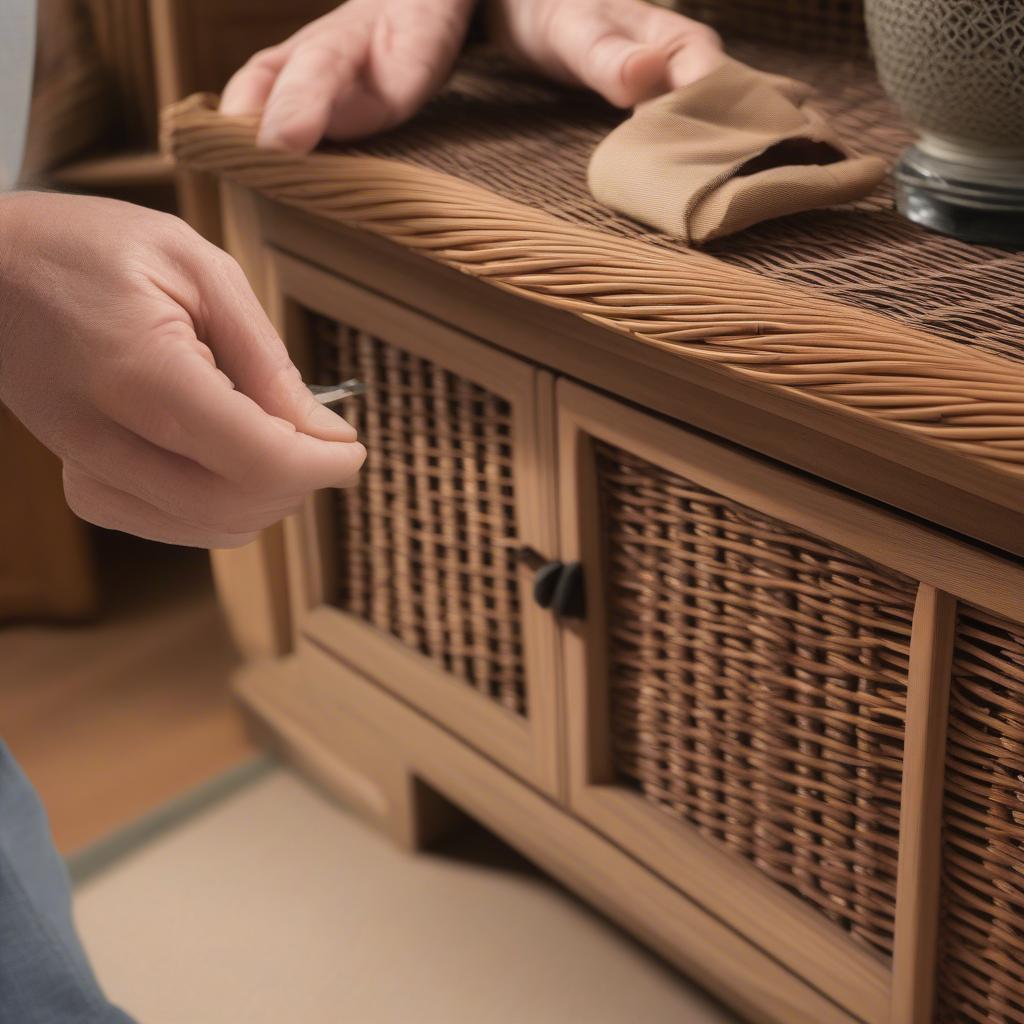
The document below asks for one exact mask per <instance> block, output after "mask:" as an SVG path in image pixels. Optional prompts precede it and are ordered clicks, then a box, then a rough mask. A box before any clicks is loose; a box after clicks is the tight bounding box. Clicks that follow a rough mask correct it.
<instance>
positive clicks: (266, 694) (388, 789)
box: [234, 660, 465, 850]
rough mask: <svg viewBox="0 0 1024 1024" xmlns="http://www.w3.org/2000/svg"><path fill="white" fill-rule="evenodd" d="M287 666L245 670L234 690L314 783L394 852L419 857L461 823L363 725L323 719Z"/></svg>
mask: <svg viewBox="0 0 1024 1024" xmlns="http://www.w3.org/2000/svg"><path fill="white" fill-rule="evenodd" d="M295 667H296V666H295V664H294V662H293V661H291V660H285V661H283V662H277V663H275V664H273V665H267V664H266V663H264V664H261V665H260V666H258V667H247V668H244V669H242V670H241V671H239V672H238V673H236V674H235V676H234V688H235V691H236V692H237V693H238V695H239V697H240V698H241V699H242V700H243V701H244V702H245V705H246V706H247V707H248V708H249V709H250V711H251V712H252V713H253V714H255V715H256V716H257V717H258V718H259V719H260V721H261V722H262V723H263V725H264V726H266V727H267V728H268V729H269V731H270V733H271V737H272V742H273V744H274V745H275V746H277V747H281V748H283V749H284V750H285V751H286V752H287V753H288V755H289V756H290V757H291V758H292V760H294V762H295V763H296V765H297V766H298V767H299V768H301V769H302V770H303V771H304V772H305V773H306V774H307V775H308V776H310V777H311V778H312V779H313V780H314V781H315V782H317V783H319V784H320V785H322V786H323V787H324V788H325V789H327V790H328V791H329V792H330V793H331V794H333V795H334V796H336V797H338V798H340V799H341V800H342V801H343V802H344V803H345V804H346V806H347V807H349V808H350V809H352V810H355V811H356V812H357V813H358V814H360V815H361V816H363V817H366V818H368V819H369V820H370V821H371V822H372V823H373V824H374V825H376V826H377V827H378V828H380V829H382V830H383V831H384V832H385V833H386V834H387V835H389V836H390V837H391V838H392V839H393V840H394V841H395V842H396V843H398V845H399V846H401V847H403V848H404V849H407V850H420V849H423V848H424V847H426V846H429V845H430V844H431V843H433V842H435V841H436V840H437V839H439V838H440V837H441V836H442V835H444V834H446V833H447V832H449V831H451V830H453V829H454V828H456V827H458V826H461V825H462V824H464V823H465V817H464V815H462V814H461V813H460V812H459V811H457V810H456V809H455V808H454V807H453V806H452V805H451V804H449V803H448V802H447V801H445V800H443V799H442V798H441V797H440V796H438V795H437V794H435V793H434V792H433V791H430V790H428V789H427V788H426V787H425V786H423V784H422V783H420V781H419V780H418V779H417V778H416V777H415V776H414V775H413V774H412V772H410V770H409V767H408V765H407V764H406V763H405V761H404V759H403V758H402V756H401V751H400V750H397V749H396V748H395V747H394V746H393V745H391V744H389V743H388V742H387V741H386V738H385V737H384V736H382V735H381V734H380V733H379V732H377V730H376V729H374V728H373V726H372V725H371V724H370V723H369V722H367V721H366V720H365V719H364V718H362V717H360V716H358V715H355V714H345V715H344V716H339V715H337V714H336V713H332V712H334V709H333V708H331V709H327V714H326V715H325V714H324V713H323V710H324V709H322V708H321V707H320V705H319V703H318V702H317V701H316V700H315V699H311V697H312V696H313V695H311V694H309V693H308V692H306V691H304V690H303V688H302V687H301V685H299V686H296V685H295V683H296V679H295V672H294V669H295Z"/></svg>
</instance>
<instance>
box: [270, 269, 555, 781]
mask: <svg viewBox="0 0 1024 1024" xmlns="http://www.w3.org/2000/svg"><path fill="white" fill-rule="evenodd" d="M271 264H272V267H271V269H272V273H271V277H272V279H273V280H272V284H271V292H272V294H274V295H276V296H277V303H276V305H277V309H276V310H275V311H273V312H274V315H275V318H276V319H277V321H278V324H279V326H280V329H281V330H282V333H283V335H284V336H285V337H286V339H287V341H288V344H289V346H290V347H291V349H292V351H293V354H294V357H295V359H296V361H297V362H298V363H299V365H300V368H301V369H302V370H303V373H304V376H305V377H306V379H307V380H309V381H319V382H320V383H337V382H338V381H341V380H346V379H348V378H352V377H355V378H358V379H359V380H361V381H363V382H364V383H365V385H366V392H365V394H363V395H361V396H360V397H357V398H354V399H351V400H348V401H347V402H346V403H345V404H344V405H343V406H342V407H341V408H340V410H339V411H340V412H341V413H342V415H344V416H345V418H346V419H348V420H349V421H350V422H351V423H352V424H353V426H355V427H356V428H357V430H358V431H359V435H360V439H361V440H362V441H363V443H364V444H365V445H366V448H367V453H368V454H367V459H366V463H365V465H364V467H363V470H362V472H361V474H360V477H359V480H358V482H357V484H356V485H355V486H353V487H351V488H348V489H345V490H335V491H328V492H324V493H322V494H321V495H319V496H318V497H317V499H316V500H315V501H314V502H311V503H310V505H309V507H308V508H307V509H306V510H305V511H304V513H303V514H302V515H301V516H299V517H296V518H295V520H294V521H293V522H290V523H289V525H288V531H287V532H288V544H289V552H290V554H289V568H290V572H291V574H292V588H291V589H292V605H293V608H294V609H295V611H294V615H295V618H296V623H295V627H296V630H297V633H298V634H299V636H300V637H301V638H304V639H305V640H306V641H308V642H313V643H315V644H318V645H319V646H321V647H323V648H325V649H327V650H328V651H329V652H331V653H332V654H333V655H334V656H336V657H337V658H338V659H340V660H342V661H344V662H347V663H348V664H349V665H351V666H352V667H354V668H356V669H358V670H359V671H361V672H362V673H363V674H364V675H366V676H367V677H369V678H370V679H372V680H374V681H376V682H377V683H379V684H380V685H381V686H383V687H385V688H387V689H388V690H390V691H392V692H393V693H395V694H397V695H398V696H400V697H402V698H404V699H405V700H407V701H408V702H409V703H410V704H412V705H414V706H416V707H417V708H419V709H420V710H421V711H423V712H425V713H426V714H428V715H430V716H431V717H433V718H435V719H436V720H437V721H439V722H441V723H442V724H444V725H445V726H446V727H448V728H449V729H451V730H452V731H453V732H455V733H457V734H458V735H460V736H462V737H463V738H464V739H465V740H466V741H468V742H469V743H471V744H472V745H474V746H476V747H477V748H479V749H480V750H481V751H483V752H485V753H487V754H488V755H489V756H491V757H493V758H494V759H495V760H496V761H498V762H500V763H501V764H503V765H504V766H505V767H507V768H509V769H510V770H512V771H514V772H515V773H516V774H518V775H519V776H521V777H522V778H524V779H527V780H529V781H531V782H532V783H534V784H535V785H538V786H540V787H541V788H543V789H545V790H546V791H548V792H550V793H555V792H556V791H557V770H556V766H557V759H556V750H555V745H556V738H555V727H556V714H555V708H556V701H557V670H558V647H557V633H556V629H555V626H554V623H553V621H552V619H551V618H550V616H549V615H548V614H547V613H546V612H544V611H542V610H541V609H540V608H539V607H537V606H536V605H535V604H534V602H533V600H532V595H531V579H530V572H529V570H528V569H527V568H526V566H525V565H524V564H523V563H522V561H521V560H520V558H519V551H520V549H521V548H524V547H526V548H531V549H533V550H534V551H536V552H539V553H542V554H544V555H546V556H548V557H551V556H552V555H553V553H554V550H555V548H556V545H557V521H556V516H555V512H554V507H555V506H554V499H553V496H552V486H553V485H552V480H553V451H554V440H553V430H554V428H553V416H552V408H553V397H552V395H553V388H552V384H551V380H550V378H549V377H548V376H547V375H545V374H542V373H539V372H538V371H537V370H536V369H534V368H533V367H532V366H530V365H529V364H527V363H524V362H521V361H519V360H516V359H513V358H511V357H509V356H507V355H505V354H503V353H501V352H498V351H497V350H495V349H492V348H490V347H488V346H487V345H485V344H482V343H481V342H479V341H476V340H474V339H472V338H470V337H468V336H467V335H464V334H461V333H459V332H457V331H454V330H452V329H450V328H448V327H446V326H444V325H442V324H440V323H438V322H437V321H435V320H432V319H429V318H427V317H425V316H422V315H420V314H418V313H416V312H414V311H412V310H409V309H407V308H405V307H402V306H400V305H399V304H398V303H396V302H393V301H390V300H389V299H385V298H382V297H380V296H378V295H375V294H373V293H371V292H369V291H366V290H365V289H362V288H359V287H357V286H355V285H352V284H350V283H348V282H346V281H343V280H341V279H339V278H337V277H334V276H332V275H328V274H325V273H324V272H322V271H320V270H318V269H316V268H314V267H312V266H310V265H308V264H304V263H301V262H299V261H297V260H294V259H292V258H290V257H287V256H283V255H277V256H273V257H271Z"/></svg>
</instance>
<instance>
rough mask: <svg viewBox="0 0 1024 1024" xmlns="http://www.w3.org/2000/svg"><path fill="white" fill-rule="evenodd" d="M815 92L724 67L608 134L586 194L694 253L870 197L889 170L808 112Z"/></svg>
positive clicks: (733, 64) (643, 107)
mask: <svg viewBox="0 0 1024 1024" xmlns="http://www.w3.org/2000/svg"><path fill="white" fill-rule="evenodd" d="M813 92H814V90H813V89H812V88H811V86H809V85H806V84H805V83H803V82H797V81H794V80H793V79H791V78H783V77H781V76H779V75H770V74H767V73H766V72H763V71H756V70H755V69H754V68H750V67H747V66H746V65H745V64H741V63H740V62H739V61H736V60H733V59H732V58H726V60H725V61H724V63H723V64H722V65H720V66H719V67H718V68H716V69H715V70H714V71H712V72H711V73H710V74H709V75H707V76H705V77H704V78H702V79H700V80H699V81H697V82H694V83H693V84H692V85H688V86H685V87H684V88H682V89H676V90H675V91H674V92H670V93H666V94H665V95H664V96H659V97H658V98H657V99H654V100H650V101H649V102H647V103H642V104H640V105H639V106H638V107H637V108H636V110H635V111H634V112H633V116H632V117H630V118H629V119H628V120H626V121H624V122H623V123H622V124H621V125H619V126H618V128H616V129H615V130H614V131H613V132H611V134H609V135H608V136H607V137H606V138H605V139H604V140H603V141H602V142H601V143H600V144H599V145H598V147H597V149H596V150H594V153H593V156H592V157H591V158H590V171H589V175H588V178H589V184H590V191H591V192H592V193H593V195H594V198H595V199H597V200H598V202H601V203H604V204H605V205H606V206H610V207H611V208H612V209H614V210H618V211H619V212H620V213H625V214H628V215H629V216H630V217H634V218H636V219H637V220H639V221H643V222H644V223H645V224H650V225H651V226H652V227H655V228H659V229H660V230H662V231H666V232H668V233H669V234H672V235H678V236H681V237H682V238H685V239H686V240H687V242H688V243H689V244H691V245H695V244H700V243H702V242H707V241H710V240H711V239H713V238H720V237H721V236H722V235H728V234H732V233H733V232H735V231H741V230H742V229H743V228H747V227H750V226H751V225H752V224H757V223H758V222H760V221H763V220H768V219H770V218H772V217H781V216H784V215H785V214H789V213H798V212H800V211H802V210H813V209H817V208H820V207H823V206H832V205H834V204H836V203H845V202H850V201H851V200H853V199H858V198H860V197H861V196H864V195H867V193H869V192H870V191H871V190H872V189H874V188H875V187H876V186H877V185H878V184H879V182H881V181H882V179H883V178H884V177H885V174H886V169H887V168H886V163H885V161H884V160H882V159H880V158H878V157H873V156H856V155H854V154H852V153H851V152H850V151H849V150H848V149H847V148H846V147H845V146H844V145H843V143H842V142H840V140H839V137H838V136H837V135H836V133H835V132H834V131H833V130H832V128H831V127H830V126H829V124H828V122H827V121H825V119H824V118H823V117H822V116H821V114H819V113H818V112H817V111H816V110H814V109H813V108H812V107H808V106H807V105H806V102H807V99H808V98H809V97H810V96H811V95H812V94H813Z"/></svg>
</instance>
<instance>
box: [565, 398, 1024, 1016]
mask: <svg viewBox="0 0 1024 1024" xmlns="http://www.w3.org/2000/svg"><path fill="white" fill-rule="evenodd" d="M557 396H558V409H559V449H560V464H561V471H560V499H561V502H560V505H561V509H560V511H561V549H560V550H561V556H562V558H563V559H565V560H566V561H569V560H579V561H581V562H582V563H583V565H584V573H585V579H586V589H587V605H588V608H589V609H590V610H591V612H590V615H589V617H588V619H587V621H586V622H585V623H584V624H582V625H579V626H574V627H571V628H570V627H566V628H564V629H563V634H562V637H563V665H564V669H563V670H564V673H565V701H566V708H567V723H566V728H567V743H568V770H567V778H568V790H569V801H570V807H571V808H572V810H573V811H574V813H576V814H577V815H578V816H579V817H580V818H582V819H583V820H585V821H587V822H589V823H590V824H591V825H593V826H594V827H595V828H597V829H598V830H599V831H601V832H603V833H604V834H605V835H608V836H609V837H610V838H611V839H613V840H614V841H615V842H617V843H619V844H621V845H622V846H623V847H624V848H625V849H627V850H629V851H630V852H632V853H633V854H635V855H636V856H637V857H638V858H639V859H640V860H642V861H643V862H644V863H646V864H648V865H650V866H651V868H652V869H653V870H655V871H656V872H657V873H658V874H659V875H661V876H662V877H663V878H665V879H667V880H668V881H669V882H671V883H673V884H675V885H677V886H678V887H679V888H680V889H681V890H682V891H683V892H687V893H690V894H693V895H694V896H695V897H697V898H699V899H700V900H701V902H702V903H703V905H704V906H705V907H706V908H707V909H708V910H709V911H711V912H712V913H714V914H716V916H718V917H720V918H721V919H722V920H724V921H726V922H728V923H730V924H731V925H732V926H733V927H735V928H737V929H738V930H739V931H740V932H741V933H742V934H744V935H746V936H748V937H749V938H750V939H751V940H752V941H754V942H755V943H758V944H760V945H761V946H762V948H764V949H766V950H771V951H772V953H773V954H774V955H775V956H776V957H777V958H778V959H779V960H780V962H782V963H785V964H788V965H789V966H790V967H791V968H792V969H793V970H795V971H796V970H798V971H800V973H801V974H803V975H804V976H805V977H806V978H807V979H808V981H809V982H810V983H812V984H814V985H815V986H816V987H817V988H819V989H820V990H821V991H822V992H824V993H825V994H826V995H828V996H830V997H831V998H833V999H835V1000H836V1002H837V1003H839V1004H840V1005H842V1006H843V1007H845V1008H846V1009H847V1010H848V1011H849V1012H851V1013H853V1014H855V1015H856V1016H857V1017H859V1018H861V1019H863V1020H865V1021H868V1022H871V1024H885V1022H890V1021H891V1022H892V1024H903V1022H904V1021H913V1022H915V1024H916V1022H917V1021H924V1020H927V1019H929V1014H930V998H931V988H932V977H931V974H930V972H931V971H932V969H933V966H934V935H935V928H936V914H937V906H938V881H937V879H938V856H939V854H938V846H939V844H938V836H939V829H940V818H941V796H942V786H941V779H942V759H943V756H944V736H945V721H946V715H945V706H946V704H945V702H946V699H947V697H948V687H949V666H950V657H951V649H952V635H953V623H954V620H955V605H956V601H955V598H954V597H952V596H950V594H949V593H947V592H946V591H947V590H950V591H954V592H955V593H956V594H957V595H958V596H960V597H962V598H965V599H967V600H969V601H971V602H972V603H975V604H980V605H981V606H982V607H987V608H989V609H990V610H993V611H996V612H998V613H1000V614H1003V615H1008V616H1010V617H1012V618H1014V619H1015V620H1017V621H1024V573H1022V571H1021V570H1020V568H1019V567H1016V566H1011V565H1009V564H1008V563H1006V562H1003V561H1001V560H999V559H997V558H996V557H995V556H992V555H990V554H988V553H987V552H983V551H981V550H979V549H974V548H971V547H970V546H968V545H966V544H963V543H962V542H959V541H956V540H953V539H951V538H949V537H947V536H946V535H944V534H941V533H939V532H937V531H933V530H929V529H927V528H925V527H921V526H918V525H916V524H913V523H910V522H908V521H906V520H904V519H901V518H900V517H898V516H895V515H893V514H891V513H889V512H885V511H882V510H879V509H875V508H873V507H871V506H870V505H867V504H866V503H864V502H863V501H859V500H856V499H853V498H849V497H847V496H846V495H843V494H841V493H839V492H836V491H834V490H832V489H830V488H828V487H826V486H824V485H822V484H819V483H816V482H813V481H809V480H806V479H803V478H801V477H799V476H797V475H796V474H794V473H792V471H789V470H786V469H783V468H779V467H775V466H773V465H771V464H768V463H766V462H765V461H764V460H762V459H758V458H757V457H756V456H752V455H749V454H746V453H743V452H739V451H736V450H734V449H731V448H730V447H728V446H726V445H723V444H721V443H720V442H715V441H712V440H708V439H706V438H704V437H701V436H699V435H697V434H694V433H692V432H689V431H686V430H685V429H683V428H681V427H678V426H675V425H672V424H669V423H665V422H663V421H660V420H657V419H655V418H653V417H651V416H649V415H647V414H644V413H641V412H638V411H635V410H632V409H629V408H627V407H625V406H624V405H623V404H622V403H620V402H615V401H612V400H610V399H608V398H605V397H604V396H601V395H598V394H596V393H595V392H592V391H589V390H587V389H584V388H581V387H579V386H578V385H575V384H572V383H569V382H565V381H560V382H559V383H558V386H557ZM594 439H599V440H602V441H605V442H608V443H611V444H614V445H617V446H619V447H622V448H624V449H626V450H628V451H630V452H632V453H635V454H637V455H639V456H640V457H642V458H644V459H646V460H647V461H650V462H653V463H655V464H657V465H659V466H662V467H664V468H666V469H668V470H670V471H672V472H675V473H678V474H679V475H681V476H684V477H686V478H688V479H691V480H693V481H695V482H696V483H698V484H700V485H702V486H706V487H708V488H709V489H711V490H713V491H715V492H716V493H720V494H724V495H726V496H727V497H730V498H732V499H734V500H736V501H739V502H742V503H744V504H747V505H749V506H750V507H753V508H757V509H759V510H761V511H763V512H766V513H768V514H770V515H773V516H776V517H778V518H779V519H782V520H784V521H785V522H788V523H792V524H794V525H795V526H798V527H800V528H801V529H804V530H807V531H808V532H810V533H813V534H815V535H817V536H820V537H822V538H823V539H826V540H828V541H831V542H833V543H836V544H839V545H841V546H843V547H846V548H848V549H850V550H853V551H857V552H860V553H862V554H864V555H865V556H866V557H868V558H870V559H871V560H873V561H875V562H877V563H880V564H883V565H887V566H889V567H890V568H892V569H895V570H897V571H899V572H901V573H904V574H906V575H908V576H910V577H911V578H914V579H917V580H919V581H922V583H921V586H920V588H919V593H918V602H917V610H916V613H915V619H914V628H913V639H912V645H911V665H910V674H909V678H908V710H907V722H906V749H905V760H904V786H905V791H904V800H905V801H906V802H905V803H904V805H903V815H902V819H901V839H900V850H899V858H900V859H899V878H898V886H897V899H896V908H895V910H896V955H895V957H894V961H893V966H892V970H891V971H890V969H889V967H888V966H887V965H886V964H884V963H883V962H882V961H881V960H880V959H878V958H876V957H875V956H873V955H872V954H871V953H870V952H869V951H867V950H865V949H863V948H861V947H859V946H857V945H856V944H854V943H852V942H851V941H850V940H849V939H847V938H846V937H845V936H844V935H843V934H842V933H841V932H840V931H839V930H838V929H834V928H833V927H832V926H831V925H830V924H828V923H827V922H826V921H825V920H824V919H823V918H821V916H820V915H818V914H817V913H816V912H815V911H813V910H812V909H810V908H809V907H808V906H806V905H804V904H802V903H801V902H800V901H799V900H798V899H797V898H795V897H792V896H790V895H789V894H787V893H786V892H785V891H784V890H782V889H781V888H780V887H778V886H776V885H775V884H774V883H773V882H771V881H769V880H768V879H766V878H765V877H764V876H763V875H762V874H761V873H760V872H759V871H758V870H757V869H756V868H755V867H754V866H753V865H749V864H748V863H746V862H745V861H742V860H741V859H740V858H733V857H731V856H729V855H726V854H723V852H722V851H721V850H720V849H719V848H718V847H717V846H715V845H714V844H712V843H710V842H708V841H707V840H705V839H704V838H703V837H701V836H700V835H699V834H698V833H697V832H696V830H693V829H690V828H689V827H687V826H686V825H684V824H682V823H679V822H676V821H674V820H672V819H671V818H669V817H668V816H666V815H664V814H663V813H662V812H660V811H659V810H658V809H657V808H655V807H653V806H652V805H650V804H648V803H646V802H645V801H644V800H643V799H642V798H641V797H639V796H637V795H634V794H632V793H630V792H629V791H627V790H625V789H623V788H622V787H620V786H618V785H616V784H615V783H614V779H613V774H612V770H611V762H610V754H609V743H608V736H607V729H608V721H609V714H608V708H607V692H608V682H607V676H606V673H607V666H606V664H605V646H604V645H605V642H606V641H605V637H606V629H605V623H604V620H603V617H602V604H603V584H602V581H601V558H600V537H599V535H598V513H597V510H596V509H597V503H596V501H595V500H594V496H595V493H596V491H595V465H594V451H593V440H594ZM939 581H943V583H944V589H940V588H939V587H938V586H937V584H938V583H939Z"/></svg>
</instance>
